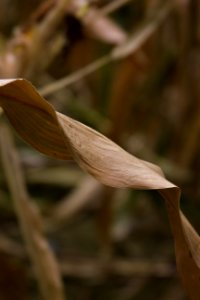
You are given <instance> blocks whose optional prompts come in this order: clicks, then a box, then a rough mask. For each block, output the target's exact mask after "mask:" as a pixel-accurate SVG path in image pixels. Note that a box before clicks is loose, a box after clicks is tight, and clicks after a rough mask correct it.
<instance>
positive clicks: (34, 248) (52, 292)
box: [0, 126, 64, 300]
mask: <svg viewBox="0 0 200 300" xmlns="http://www.w3.org/2000/svg"><path fill="white" fill-rule="evenodd" d="M0 146H1V156H2V164H3V167H4V170H5V175H6V178H7V182H8V186H9V189H10V192H11V195H12V199H13V202H14V207H15V210H16V214H17V217H18V220H19V223H20V226H21V231H22V234H23V236H24V240H25V242H26V246H27V248H28V251H29V255H30V258H31V260H32V261H33V264H34V267H35V269H36V274H37V279H38V283H39V287H40V290H41V293H42V295H43V297H44V299H45V300H51V299H52V300H64V292H63V286H62V281H61V277H60V273H59V270H58V265H57V263H56V260H55V257H54V255H53V252H52V251H51V249H50V248H49V245H48V243H47V241H46V239H45V237H44V235H43V231H42V226H41V217H40V215H39V212H38V211H37V209H36V207H35V206H33V203H32V202H31V201H30V199H29V195H28V193H27V190H26V187H25V182H24V177H23V174H22V170H21V167H20V162H19V158H18V155H17V151H16V150H15V147H14V144H13V141H12V136H11V134H10V131H9V130H8V128H7V127H5V126H1V128H0Z"/></svg>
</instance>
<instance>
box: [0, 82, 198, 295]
mask: <svg viewBox="0 0 200 300" xmlns="http://www.w3.org/2000/svg"><path fill="white" fill-rule="evenodd" d="M0 105H1V106H2V108H3V109H4V111H5V114H6V115H7V117H8V119H9V121H10V122H11V123H12V125H13V126H14V127H15V129H16V130H17V131H18V133H19V134H20V135H21V136H22V137H23V139H24V140H25V141H27V142H28V143H30V144H31V145H32V146H33V147H35V148H36V149H37V150H39V151H41V152H42V153H44V154H47V155H49V156H52V157H57V158H61V159H71V158H73V159H74V160H76V161H77V162H78V164H79V165H80V166H81V167H82V168H83V169H85V170H86V171H87V172H89V173H90V174H91V175H93V176H95V177H96V178H97V179H98V180H99V181H100V182H102V183H103V184H105V185H109V186H113V187H131V188H137V189H157V190H158V192H159V193H160V194H161V196H162V197H163V198H164V199H165V201H166V204H167V212H168V216H169V219H170V223H171V227H172V232H173V236H174V240H175V249H176V261H177V268H178V271H179V274H180V277H181V279H182V283H183V285H184V287H185V289H186V290H187V292H188V295H189V296H190V299H192V300H199V299H200V285H199V283H200V269H199V268H200V253H199V252H200V242H199V236H198V234H197V233H196V232H195V230H194V228H193V227H192V226H191V224H190V223H189V221H188V220H187V219H186V217H185V216H184V215H183V213H182V212H181V211H180V209H179V198H180V189H179V188H178V187H177V186H176V185H174V184H173V183H171V182H169V181H168V180H167V179H165V177H164V175H163V173H162V171H161V169H160V168H159V167H158V166H156V165H154V164H151V163H148V162H145V161H143V160H140V159H138V158H136V157H134V156H132V155H130V154H129V153H127V152H126V151H125V150H123V149H122V148H120V147H119V146H118V145H116V144H115V143H113V142H112V141H111V140H109V139H108V138H106V137H105V136H103V135H102V134H100V133H98V132H96V131H94V130H93V129H91V128H89V127H87V126H85V125H83V124H81V123H79V122H77V121H75V120H73V119H71V118H69V117H67V116H64V115H63V114H61V113H58V112H55V110H54V109H53V107H52V106H51V105H50V104H48V102H46V101H45V100H44V99H43V98H42V97H41V96H40V95H39V94H38V93H37V91H36V90H35V89H34V87H33V86H32V85H31V84H30V83H29V82H28V81H26V80H23V79H13V80H1V81H0Z"/></svg>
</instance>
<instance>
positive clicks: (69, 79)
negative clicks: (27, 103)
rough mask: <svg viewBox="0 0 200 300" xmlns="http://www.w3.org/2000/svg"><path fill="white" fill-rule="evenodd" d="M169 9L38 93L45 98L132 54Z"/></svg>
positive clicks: (151, 32)
mask: <svg viewBox="0 0 200 300" xmlns="http://www.w3.org/2000/svg"><path fill="white" fill-rule="evenodd" d="M171 9H172V5H167V6H166V7H164V8H162V9H161V10H160V11H159V13H158V15H157V17H156V18H154V19H153V20H152V21H150V22H149V23H148V24H145V25H143V26H142V28H141V29H140V30H139V31H138V32H137V33H136V34H133V35H132V36H130V37H129V39H128V40H127V42H125V43H124V44H123V45H120V46H117V47H115V48H114V49H113V50H111V52H110V53H109V54H107V55H105V56H103V57H101V58H99V59H97V60H96V61H94V62H92V63H90V64H88V65H87V66H86V67H84V68H82V69H79V70H78V71H76V72H74V73H72V74H70V75H67V76H66V77H64V78H62V79H59V80H57V81H54V82H53V83H50V84H48V85H46V86H44V87H42V88H40V89H39V93H40V94H41V95H42V96H47V95H49V94H51V93H53V92H56V91H58V90H60V89H62V88H64V87H66V86H69V85H71V84H73V83H75V82H77V81H78V80H81V79H82V78H84V77H85V76H87V75H89V74H91V73H93V72H95V71H96V70H98V69H99V68H101V67H103V66H105V65H106V64H108V63H110V62H112V61H115V60H119V59H123V58H125V57H127V56H128V55H130V54H132V53H134V52H135V51H137V50H138V49H139V48H140V47H141V46H142V45H143V43H144V42H145V41H146V40H147V39H148V38H149V37H150V36H151V35H152V34H153V33H154V32H155V31H156V30H157V29H158V27H159V26H160V23H161V22H162V21H163V19H165V17H166V16H167V15H168V13H169V12H170V11H171Z"/></svg>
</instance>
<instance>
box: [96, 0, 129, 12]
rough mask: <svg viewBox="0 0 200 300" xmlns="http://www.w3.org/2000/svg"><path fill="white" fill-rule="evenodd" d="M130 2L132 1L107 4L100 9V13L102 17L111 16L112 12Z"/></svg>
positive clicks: (125, 0) (116, 0)
mask: <svg viewBox="0 0 200 300" xmlns="http://www.w3.org/2000/svg"><path fill="white" fill-rule="evenodd" d="M131 1H132V0H115V1H112V2H110V3H108V4H107V5H105V6H104V7H103V8H101V9H100V12H101V13H102V14H103V15H108V14H111V13H112V12H114V11H116V10H117V9H119V8H120V7H121V6H124V5H125V4H127V3H128V2H131Z"/></svg>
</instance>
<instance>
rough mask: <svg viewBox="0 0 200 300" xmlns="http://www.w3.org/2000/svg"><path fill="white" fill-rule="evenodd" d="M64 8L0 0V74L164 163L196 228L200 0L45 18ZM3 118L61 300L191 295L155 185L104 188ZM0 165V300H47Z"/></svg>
mask: <svg viewBox="0 0 200 300" xmlns="http://www.w3.org/2000/svg"><path fill="white" fill-rule="evenodd" d="M60 2H61V1H60ZM58 5H59V1H58V0H57V1H56V0H52V1H41V0H38V1H36V0H35V1H25V0H12V1H10V0H1V2H0V77H1V79H2V78H13V77H24V78H27V79H29V80H30V81H31V82H32V83H33V84H34V85H35V86H36V87H37V88H38V89H39V91H41V93H42V95H44V97H45V98H46V99H47V100H48V101H49V102H50V103H51V104H52V105H53V106H54V107H55V108H56V110H58V111H60V112H62V113H63V114H66V115H68V116H70V117H72V118H74V119H77V120H79V121H81V122H83V123H84V124H86V125H88V126H90V127H92V128H94V129H96V130H98V131H100V132H102V133H103V134H105V135H106V136H108V137H109V138H110V139H112V140H114V141H115V142H116V143H118V144H120V145H121V146H122V147H123V148H124V149H126V150H127V151H128V152H130V153H132V154H133V155H135V156H137V157H139V158H142V159H144V160H147V161H150V162H152V163H155V164H157V165H159V166H160V167H161V168H162V169H163V171H164V173H165V174H166V177H167V178H168V179H169V180H170V181H172V182H174V183H175V184H176V185H178V186H180V187H181V189H182V198H181V208H182V210H183V211H184V213H185V214H186V216H187V217H188V218H189V220H190V221H191V223H192V224H193V225H194V227H195V228H196V229H197V231H198V230H200V218H199V217H200V202H199V199H200V182H199V178H200V177H199V170H200V158H199V152H200V142H199V140H200V139H199V133H200V3H199V1H198V0H171V1H170V0H166V1H164V0H146V1H145V0H132V1H122V0H121V1H119V0H113V1H106V0H96V1H95V0H93V1H92V0H91V1H90V0H88V1H87V0H82V1H81V0H75V1H71V3H70V4H68V3H66V9H63V11H62V13H60V14H57V15H56V14H55V16H56V17H55V20H54V23H50V24H49V23H48V22H47V19H48V17H49V15H50V14H51V13H52V12H55V11H56V8H57V6H58ZM45 24H46V25H45ZM43 25H44V26H43ZM47 25H48V26H47ZM42 26H43V28H44V32H43V33H41V27H42ZM45 26H46V27H45ZM37 37H39V38H38V39H37ZM127 45H129V48H128V50H127ZM113 49H118V50H119V49H120V51H121V52H120V53H121V54H120V55H118V56H116V57H114V56H113V53H115V52H114V50H113ZM88 65H89V66H90V68H89V69H88ZM91 66H92V67H91ZM71 74H75V75H74V78H72V79H71V77H70V76H71ZM63 78H65V81H64V83H63V84H61V86H59V85H58V80H60V79H63ZM56 83H57V84H56ZM1 123H2V124H4V126H7V127H9V128H10V129H9V130H10V134H11V135H12V137H13V139H14V141H15V151H16V152H17V154H18V155H19V159H20V164H21V168H22V170H23V174H24V175H23V176H24V180H25V183H26V188H27V190H28V193H29V195H30V197H31V201H32V202H33V203H34V205H36V207H37V209H39V211H40V213H41V218H42V222H43V226H44V231H45V237H46V239H47V241H48V243H49V245H50V247H51V249H52V251H53V252H54V254H55V256H56V259H57V263H58V266H59V270H60V272H61V274H62V279H63V282H64V288H65V297H66V299H73V300H90V299H97V300H98V299H105V300H110V299H115V300H122V299H123V300H146V299H148V300H153V299H159V300H184V299H186V296H185V293H184V291H183V288H182V286H181V284H180V282H179V279H178V277H177V273H176V266H175V255H174V245H173V239H172V234H171V230H170V226H169V223H168V219H167V215H166V210H165V205H164V202H163V201H162V199H161V198H160V197H159V195H158V194H157V193H156V192H153V191H148V192H147V191H135V190H131V189H124V190H120V189H112V188H108V187H104V186H102V185H101V184H100V183H98V182H97V181H95V180H94V179H93V178H91V177H90V176H89V175H88V174H86V173H84V172H83V171H82V170H81V169H80V168H79V167H78V166H77V165H76V164H75V163H74V162H67V161H59V160H54V159H51V158H48V157H45V156H43V155H42V154H40V153H38V152H37V151H35V150H34V149H32V148H31V147H30V146H28V145H26V144H25V143H24V142H23V141H22V140H21V139H20V138H19V137H18V136H17V135H16V133H15V131H14V130H13V129H12V128H11V127H10V125H9V123H8V121H7V120H6V118H5V117H4V115H3V113H2V114H1ZM0 147H2V145H0ZM0 165H1V172H0V299H4V300H14V299H15V300H18V299H20V300H23V299H26V300H28V299H42V298H41V295H40V292H39V290H38V285H37V280H36V276H35V273H34V269H33V263H32V261H31V259H30V258H29V256H28V254H27V250H26V245H25V242H24V240H23V234H22V232H21V230H20V226H19V222H18V218H17V217H16V212H15V209H14V206H13V201H12V196H11V193H10V190H9V187H8V179H7V178H6V176H5V172H4V166H3V162H2V159H1V161H0ZM52 300H54V299H52ZM55 300H56V299H55Z"/></svg>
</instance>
